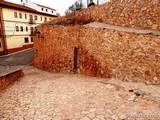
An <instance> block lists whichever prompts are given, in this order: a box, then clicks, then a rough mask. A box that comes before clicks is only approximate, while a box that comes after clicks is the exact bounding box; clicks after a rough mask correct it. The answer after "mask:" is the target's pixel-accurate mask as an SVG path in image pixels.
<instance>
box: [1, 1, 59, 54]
mask: <svg viewBox="0 0 160 120" xmlns="http://www.w3.org/2000/svg"><path fill="white" fill-rule="evenodd" d="M41 8H42V7H41ZM43 8H44V9H45V10H46V8H47V7H43ZM49 10H51V9H48V11H49ZM52 10H53V9H52ZM57 17H58V16H57V15H54V14H49V13H46V12H39V11H37V10H35V9H32V8H30V7H27V6H23V5H19V4H15V3H11V2H6V1H3V0H0V55H4V54H10V53H14V52H17V51H20V50H24V49H28V48H32V47H33V43H34V37H33V36H34V34H35V32H34V31H35V28H36V26H38V25H40V24H43V23H44V22H47V21H50V20H53V19H55V18H57Z"/></svg>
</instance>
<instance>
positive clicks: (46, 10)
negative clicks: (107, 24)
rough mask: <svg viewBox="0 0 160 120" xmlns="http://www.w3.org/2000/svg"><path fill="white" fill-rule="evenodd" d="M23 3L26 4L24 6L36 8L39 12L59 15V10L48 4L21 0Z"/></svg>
mask: <svg viewBox="0 0 160 120" xmlns="http://www.w3.org/2000/svg"><path fill="white" fill-rule="evenodd" d="M21 4H22V5H24V6H27V7H30V8H32V9H35V10H37V11H39V12H42V13H47V14H51V15H57V14H58V13H57V11H56V10H55V9H53V8H50V7H46V6H43V5H40V4H37V3H34V2H32V1H29V0H21Z"/></svg>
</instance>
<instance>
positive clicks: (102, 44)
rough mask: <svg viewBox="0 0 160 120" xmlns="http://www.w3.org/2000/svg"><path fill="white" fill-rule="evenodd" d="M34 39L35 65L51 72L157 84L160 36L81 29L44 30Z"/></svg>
mask: <svg viewBox="0 0 160 120" xmlns="http://www.w3.org/2000/svg"><path fill="white" fill-rule="evenodd" d="M39 30H40V32H41V35H40V36H38V35H37V36H36V37H35V45H34V50H35V58H34V65H35V66H36V67H38V68H41V69H45V70H48V71H53V72H63V73H73V72H74V69H73V68H74V48H75V47H76V48H78V70H77V72H78V73H79V74H85V75H90V76H96V77H106V78H108V77H116V78H118V79H122V80H127V81H151V82H152V83H155V84H160V56H159V55H160V47H159V46H160V41H159V40H160V36H158V35H153V34H147V35H146V34H134V33H127V32H119V31H116V30H107V29H100V28H90V27H83V26H78V25H77V26H65V27H64V26H43V27H40V28H39Z"/></svg>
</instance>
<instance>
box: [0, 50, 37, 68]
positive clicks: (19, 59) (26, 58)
mask: <svg viewBox="0 0 160 120" xmlns="http://www.w3.org/2000/svg"><path fill="white" fill-rule="evenodd" d="M33 58H34V52H33V49H28V50H24V51H21V52H17V53H13V54H9V55H4V56H0V66H16V65H27V64H30V63H31V62H32V61H33Z"/></svg>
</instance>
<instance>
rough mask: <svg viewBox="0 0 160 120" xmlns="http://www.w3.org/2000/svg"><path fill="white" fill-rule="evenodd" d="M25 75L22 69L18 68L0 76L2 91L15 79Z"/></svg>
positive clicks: (0, 88)
mask: <svg viewBox="0 0 160 120" xmlns="http://www.w3.org/2000/svg"><path fill="white" fill-rule="evenodd" d="M22 76H23V73H22V70H18V71H15V72H12V73H9V74H6V75H3V76H0V91H1V90H3V89H5V88H7V87H8V86H9V85H10V84H12V83H14V81H16V80H18V79H19V78H20V77H22Z"/></svg>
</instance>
